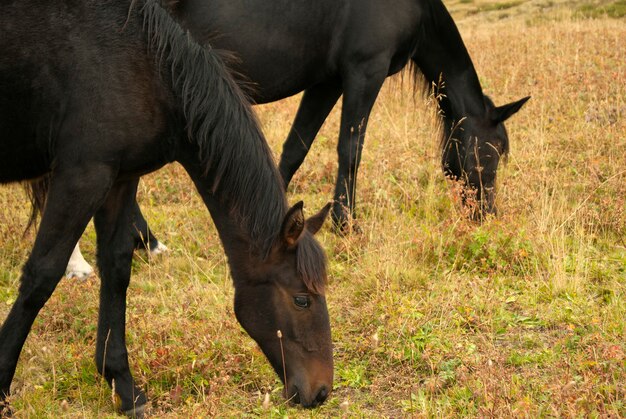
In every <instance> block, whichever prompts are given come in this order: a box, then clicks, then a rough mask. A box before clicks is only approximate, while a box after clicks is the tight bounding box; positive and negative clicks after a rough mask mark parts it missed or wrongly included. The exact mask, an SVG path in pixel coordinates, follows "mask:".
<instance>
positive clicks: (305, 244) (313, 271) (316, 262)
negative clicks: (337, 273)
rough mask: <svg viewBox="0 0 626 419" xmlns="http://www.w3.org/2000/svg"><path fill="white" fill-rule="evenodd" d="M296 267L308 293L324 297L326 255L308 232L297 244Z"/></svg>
mask: <svg viewBox="0 0 626 419" xmlns="http://www.w3.org/2000/svg"><path fill="white" fill-rule="evenodd" d="M296 265H297V270H298V274H299V275H300V276H301V277H302V280H303V281H304V284H305V285H306V287H307V289H308V290H309V292H311V293H313V294H317V295H324V294H325V289H326V282H327V276H326V253H325V252H324V250H323V249H322V246H321V245H320V244H319V243H318V242H317V240H315V238H314V237H313V235H312V234H311V233H309V232H308V231H307V232H305V233H304V236H303V237H302V238H301V239H300V241H299V242H298V247H297V250H296Z"/></svg>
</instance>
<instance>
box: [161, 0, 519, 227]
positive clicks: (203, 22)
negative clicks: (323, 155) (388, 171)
mask: <svg viewBox="0 0 626 419" xmlns="http://www.w3.org/2000/svg"><path fill="white" fill-rule="evenodd" d="M169 4H170V7H171V10H172V13H173V14H174V15H175V16H176V17H177V19H178V20H179V21H180V22H181V24H182V25H183V26H184V27H186V28H188V29H189V30H190V32H191V33H192V34H193V36H194V37H195V38H196V39H197V40H198V41H199V42H201V43H204V42H208V41H211V45H213V46H214V47H215V48H220V49H224V50H228V51H232V52H233V53H234V55H235V57H236V61H233V62H232V67H233V69H234V72H235V74H240V75H241V76H240V77H239V80H240V81H241V82H243V83H245V84H246V85H249V86H250V89H249V91H250V95H251V97H252V99H253V100H254V101H255V102H256V103H266V102H272V101H275V100H279V99H282V98H285V97H288V96H291V95H293V94H295V93H298V92H301V91H304V95H303V97H302V101H301V103H300V107H299V109H298V112H297V115H296V117H295V121H294V123H293V126H292V128H291V131H290V133H289V135H288V137H287V140H286V141H285V144H284V146H283V152H282V155H281V158H280V164H279V168H280V172H281V174H282V176H283V179H284V181H285V184H289V182H290V180H291V178H292V176H293V175H294V173H295V172H296V170H297V169H298V168H299V167H300V165H301V163H302V162H303V160H304V158H305V156H306V154H307V153H308V151H309V149H310V147H311V144H312V142H313V140H314V138H315V136H316V134H317V132H318V131H319V129H320V127H321V125H322V123H323V122H324V120H325V119H326V117H327V116H328V114H329V112H330V111H331V109H332V108H333V107H334V105H335V103H336V102H337V100H338V99H339V96H341V95H342V94H343V107H342V113H341V127H340V132H339V142H338V145H337V152H338V155H339V166H338V172H337V179H336V186H335V193H334V199H335V203H334V206H333V212H332V217H333V220H334V221H335V223H337V224H338V225H339V227H343V228H345V227H346V225H347V224H346V223H347V221H348V219H349V218H350V217H351V216H354V204H355V196H356V175H357V170H358V167H359V162H360V160H361V152H362V147H363V140H364V137H365V132H366V128H367V121H368V117H369V115H370V111H371V109H372V106H373V105H374V102H375V100H376V97H377V95H378V92H379V90H380V88H381V86H382V84H383V82H384V81H385V79H386V78H387V77H389V76H390V75H392V74H395V73H397V72H399V71H400V70H402V69H403V68H404V67H406V66H407V64H410V65H411V67H412V68H413V70H414V71H413V72H412V74H413V76H414V79H415V81H417V82H423V83H424V85H425V86H426V88H427V89H429V88H430V86H431V85H432V84H433V83H434V84H436V85H437V86H438V94H439V97H440V98H441V100H440V103H439V105H440V107H441V110H442V111H443V112H442V123H443V130H442V141H441V149H442V165H443V170H444V172H445V173H446V175H448V176H451V177H454V178H457V179H459V180H462V181H464V182H465V184H466V186H467V187H468V188H470V189H473V190H475V191H476V193H477V196H476V198H477V199H478V201H479V202H480V203H481V205H480V208H479V212H478V214H476V215H477V216H478V217H481V216H483V215H484V214H487V213H493V212H495V203H494V198H495V179H496V170H497V168H498V162H499V160H500V157H501V155H503V154H505V153H506V152H507V151H508V148H509V146H508V137H507V133H506V131H505V128H504V125H503V122H504V121H505V120H506V119H507V118H509V117H510V116H511V115H512V114H514V113H515V112H517V111H518V110H519V109H520V108H521V106H522V105H523V104H524V102H526V100H527V99H528V98H524V99H522V100H520V101H518V102H515V103H511V104H509V105H505V106H501V107H496V106H494V104H493V102H492V101H491V100H489V99H488V98H486V97H485V95H484V94H483V91H482V88H481V85H480V82H479V80H478V76H477V75H476V70H475V69H474V65H473V64H472V60H471V59H470V56H469V54H468V52H467V49H466V48H465V45H464V44H463V40H462V39H461V35H460V34H459V31H458V29H457V27H456V25H455V23H454V21H453V20H452V17H451V16H450V14H449V13H448V11H447V10H446V8H445V6H444V4H443V3H442V2H441V0H394V1H393V2H390V1H389V0H317V1H316V2H315V3H314V5H313V4H312V3H311V2H310V1H307V0H271V1H268V0H172V1H170V3H169ZM422 75H423V77H422Z"/></svg>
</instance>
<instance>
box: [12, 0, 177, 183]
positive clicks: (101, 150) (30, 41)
mask: <svg viewBox="0 0 626 419" xmlns="http://www.w3.org/2000/svg"><path fill="white" fill-rule="evenodd" d="M128 5H129V3H128V2H126V1H122V0H113V1H109V2H106V4H101V2H97V1H84V2H74V1H71V0H65V1H44V2H40V1H34V0H30V1H28V0H27V1H23V2H12V3H11V4H10V5H2V6H0V8H1V11H0V182H11V181H21V180H26V179H32V178H35V177H38V176H41V175H43V174H45V173H47V172H48V171H50V170H51V168H52V166H53V165H59V164H63V163H64V162H65V163H67V164H73V163H82V164H89V162H95V161H98V160H107V161H109V162H111V164H116V165H117V166H118V167H119V170H120V172H129V173H130V172H135V171H136V172H144V171H149V170H150V169H152V166H155V167H156V166H158V165H159V164H161V165H162V164H163V160H164V158H163V153H162V151H163V149H164V147H155V145H158V140H159V138H161V139H162V138H163V137H165V136H166V134H165V133H163V131H164V127H165V125H166V124H165V118H166V110H167V107H168V103H170V102H171V98H170V97H168V93H167V89H165V88H164V86H163V83H162V82H161V78H160V77H159V75H158V73H157V70H155V65H154V63H155V62H154V60H153V59H152V58H151V57H149V56H148V54H147V48H146V43H145V40H144V39H143V35H142V31H141V21H140V20H139V18H138V16H137V15H136V14H133V15H132V16H131V19H129V20H128V21H127V20H126V19H127V16H128ZM35 9H36V10H37V13H33V10H35ZM125 25H126V26H125ZM150 154H153V155H154V156H153V158H146V156H150Z"/></svg>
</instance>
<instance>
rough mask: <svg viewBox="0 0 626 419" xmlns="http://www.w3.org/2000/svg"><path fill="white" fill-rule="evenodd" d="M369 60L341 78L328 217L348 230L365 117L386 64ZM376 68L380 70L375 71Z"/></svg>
mask: <svg viewBox="0 0 626 419" xmlns="http://www.w3.org/2000/svg"><path fill="white" fill-rule="evenodd" d="M377 64H379V63H372V66H371V67H370V66H369V64H368V65H362V66H361V67H360V69H367V74H366V73H365V72H364V71H360V70H357V71H350V72H349V74H348V76H347V77H345V78H344V95H343V110H342V113H341V128H340V132H339V143H338V144H337V154H338V157H339V167H338V169H337V183H336V185H335V196H334V199H335V202H334V205H333V212H332V219H333V222H334V225H335V227H337V228H338V229H339V230H340V231H341V232H344V233H345V232H348V231H349V230H350V228H351V227H352V226H351V224H350V221H351V219H352V218H353V217H354V207H355V195H356V176H357V171H358V169H359V163H360V162H361V151H362V149H363V140H364V138H365V130H366V128H367V120H368V118H369V114H370V111H371V110H372V106H374V102H375V101H376V97H377V96H378V92H379V91H380V88H381V86H382V84H383V82H384V81H385V78H386V77H387V71H386V67H385V66H384V65H383V66H380V65H377ZM376 68H384V70H382V69H381V70H379V71H376V70H375V69H376Z"/></svg>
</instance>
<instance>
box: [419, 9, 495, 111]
mask: <svg viewBox="0 0 626 419" xmlns="http://www.w3.org/2000/svg"><path fill="white" fill-rule="evenodd" d="M426 3H427V6H426V10H424V11H423V14H422V17H421V22H420V24H419V25H418V27H419V28H420V33H419V34H418V36H419V41H418V43H417V47H416V52H415V54H414V55H413V62H414V64H415V65H416V66H417V68H418V69H419V70H420V72H421V73H422V74H423V75H424V77H425V78H426V81H427V83H428V87H429V88H430V87H431V86H435V89H436V94H437V95H438V99H439V106H440V107H441V109H442V111H443V114H444V119H446V120H450V121H451V122H452V121H455V122H458V121H459V120H461V119H462V118H464V117H466V116H470V115H475V116H478V115H482V114H484V112H485V104H484V95H483V91H482V87H481V86H480V81H479V80H478V75H477V74H476V70H475V68H474V64H473V63H472V60H471V58H470V56H469V53H468V52H467V49H466V47H465V44H464V43H463V39H462V38H461V34H460V33H459V30H458V28H457V26H456V24H455V23H454V21H453V20H452V16H450V13H449V12H448V10H447V9H446V8H445V6H444V5H443V3H442V2H441V1H440V0H431V1H427V2H426Z"/></svg>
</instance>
